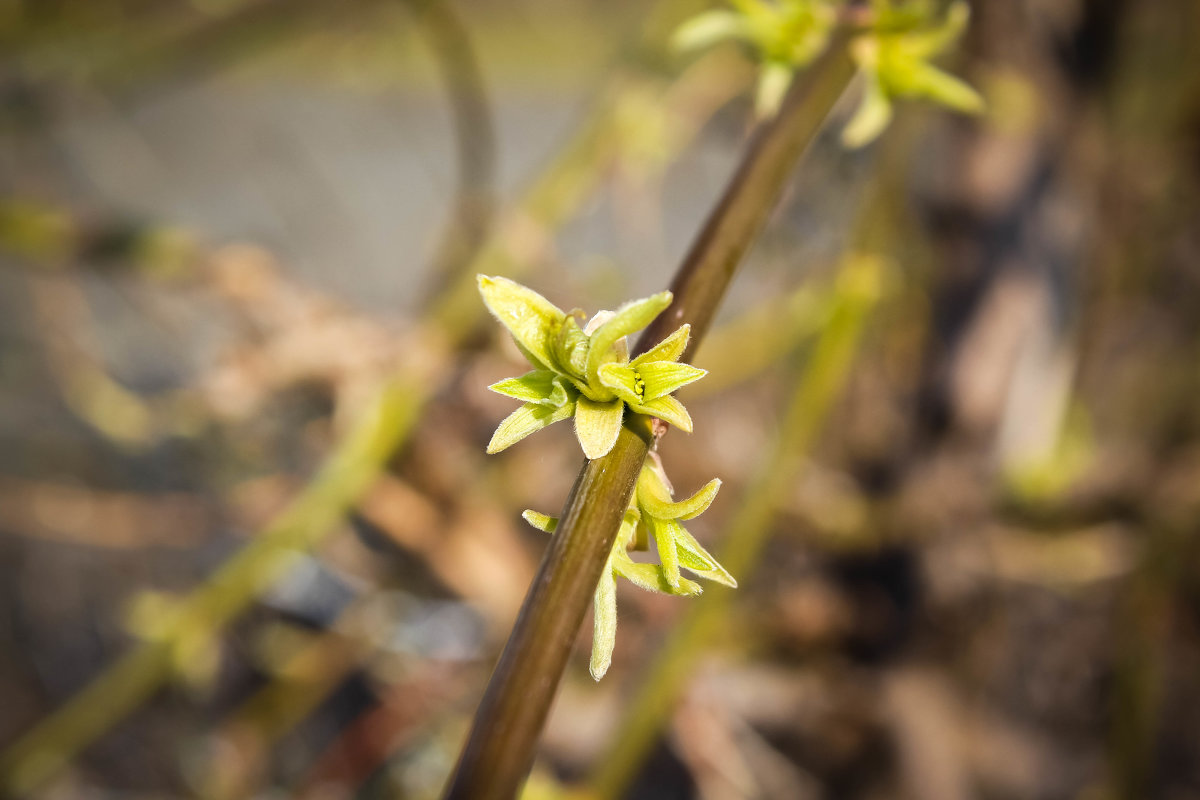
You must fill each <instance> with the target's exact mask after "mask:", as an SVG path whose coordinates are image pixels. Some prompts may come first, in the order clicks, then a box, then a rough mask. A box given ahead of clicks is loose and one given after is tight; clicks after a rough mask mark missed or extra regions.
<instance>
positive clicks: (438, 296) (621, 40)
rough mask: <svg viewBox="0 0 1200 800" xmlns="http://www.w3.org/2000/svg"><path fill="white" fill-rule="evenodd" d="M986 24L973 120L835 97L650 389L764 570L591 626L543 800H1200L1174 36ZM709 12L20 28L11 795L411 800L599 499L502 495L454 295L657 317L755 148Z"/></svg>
mask: <svg viewBox="0 0 1200 800" xmlns="http://www.w3.org/2000/svg"><path fill="white" fill-rule="evenodd" d="M973 6H974V8H973V12H974V13H973V17H972V20H971V24H970V28H969V30H968V32H967V35H966V36H965V38H964V40H963V42H962V43H961V46H960V47H959V48H958V50H957V51H956V52H955V54H954V55H952V56H951V57H950V58H949V59H948V60H947V62H946V63H947V64H948V66H949V68H950V69H952V70H953V71H954V72H955V73H956V74H959V75H961V76H963V77H964V78H965V79H967V80H968V81H970V82H971V83H972V84H973V85H974V86H976V87H978V89H979V90H980V91H981V93H982V94H983V95H984V96H985V97H986V98H987V100H988V104H989V108H988V112H987V113H986V114H985V115H983V116H982V117H979V118H976V119H964V118H958V117H954V116H953V115H951V114H949V113H946V112H943V111H939V110H937V109H935V108H933V107H931V106H928V105H926V104H921V103H912V104H906V105H904V106H903V107H902V110H901V111H900V113H899V115H898V118H897V120H896V123H895V124H894V125H893V127H892V128H891V129H889V130H888V131H887V133H886V134H885V135H884V137H883V138H882V139H881V140H880V141H879V142H878V143H876V144H875V145H873V146H871V147H869V148H866V149H864V150H861V151H856V152H847V151H846V150H844V149H843V148H842V147H841V146H840V145H839V143H838V139H837V133H838V129H839V128H840V125H841V122H842V121H843V120H844V119H845V118H846V116H847V114H848V113H849V112H850V111H851V110H852V109H853V105H854V100H855V97H854V91H855V90H853V89H852V90H851V93H850V94H849V95H848V96H847V97H846V98H844V102H843V103H842V104H840V105H839V107H838V109H836V110H835V113H834V115H833V118H832V119H831V120H830V124H829V127H828V131H827V133H826V134H825V135H824V136H822V138H821V140H820V141H818V142H817V144H816V145H815V146H814V147H813V149H812V150H811V152H810V153H809V154H808V156H807V157H806V159H805V161H804V162H803V163H802V165H801V167H800V168H799V169H798V170H797V172H796V174H795V176H794V178H793V180H792V183H791V185H790V188H789V190H788V193H787V195H786V197H785V201H784V203H783V204H782V206H781V207H780V208H779V209H777V211H776V213H775V214H774V215H773V217H772V220H771V222H770V224H769V225H768V227H767V230H766V231H765V232H764V234H763V236H762V237H761V239H760V241H759V242H758V244H757V246H756V247H755V248H754V250H753V252H752V254H751V256H750V257H749V259H748V261H747V263H746V265H745V266H744V268H743V270H742V272H741V273H740V274H739V276H738V277H737V279H736V281H735V284H734V287H733V290H732V292H731V294H730V296H729V297H728V298H727V299H726V302H725V305H724V307H723V309H722V314H721V317H720V318H719V324H718V325H717V326H716V328H715V329H714V331H713V333H712V335H711V336H710V338H709V340H708V341H707V342H706V343H705V345H704V346H703V347H702V348H701V350H700V352H699V353H698V355H697V363H698V364H699V365H700V366H704V367H706V368H708V369H709V370H711V374H710V376H709V377H708V378H706V379H705V380H704V381H702V382H700V383H698V384H695V385H694V386H692V387H689V388H687V389H685V390H683V392H681V396H682V398H683V399H684V400H685V402H686V403H687V405H688V407H689V409H690V410H691V412H692V416H693V418H694V419H695V421H696V433H695V434H694V435H692V436H686V435H683V434H679V433H675V434H672V435H670V436H668V437H667V438H666V439H665V440H664V442H663V447H662V456H663V458H664V461H665V462H666V464H667V467H668V470H669V472H670V474H671V475H672V478H673V480H674V481H675V485H676V489H677V491H679V492H680V493H689V494H690V493H691V492H692V491H694V490H695V489H696V488H698V487H699V486H700V485H701V484H702V483H704V482H705V481H707V480H708V479H710V478H711V477H714V476H719V477H720V478H722V480H723V481H724V482H725V485H724V488H723V489H722V492H721V494H720V496H719V498H718V500H717V502H716V503H715V505H714V506H713V508H712V509H711V510H710V511H709V512H708V513H706V514H705V515H704V516H703V517H701V518H699V519H697V520H696V521H695V522H694V523H692V524H691V529H692V531H693V532H694V533H695V534H696V535H697V536H698V537H699V538H700V539H701V540H702V541H704V542H705V543H706V544H708V545H710V547H711V549H713V550H714V552H716V553H717V554H718V556H720V554H721V553H722V552H723V550H722V548H724V547H736V546H737V545H736V542H737V541H746V539H745V537H747V536H750V537H751V538H753V537H755V536H758V534H757V533H755V532H754V531H751V532H750V533H749V534H747V532H746V531H747V530H748V529H751V528H756V526H757V529H760V530H759V531H758V532H759V533H761V537H759V538H760V539H761V544H762V550H761V552H758V553H756V554H755V556H754V557H753V558H752V559H751V560H752V562H753V563H754V566H753V567H752V568H751V569H750V570H749V571H747V572H745V573H744V574H738V575H737V577H738V579H739V581H740V583H741V585H740V588H738V589H737V590H736V591H735V592H729V591H728V590H725V589H724V588H722V587H711V588H709V591H708V593H707V594H706V596H705V598H706V600H700V601H693V600H685V599H680V598H672V597H662V596H651V595H647V594H644V593H641V592H639V591H637V590H635V589H632V588H631V587H628V586H622V587H621V589H620V594H619V604H620V609H621V625H620V629H619V633H618V641H617V647H616V653H615V658H614V664H613V667H612V669H611V671H610V672H609V674H608V676H607V677H606V678H605V679H604V680H603V681H602V682H600V683H598V684H597V683H594V682H593V681H592V680H591V679H590V677H589V676H588V674H587V668H586V665H587V651H588V646H589V644H590V624H588V625H585V628H584V630H582V631H581V634H580V641H579V647H578V649H577V653H576V657H575V659H574V660H573V662H572V664H571V665H570V666H569V668H568V673H567V675H566V677H565V679H564V683H563V686H562V689H561V692H560V695H559V699H558V702H557V705H556V707H555V709H554V712H553V715H552V718H551V721H550V723H549V726H548V729H547V732H546V735H545V738H544V743H543V747H542V752H541V755H540V757H539V760H538V765H537V767H536V769H535V775H534V779H533V781H532V783H531V786H530V789H529V795H530V796H539V797H560V796H566V795H565V794H564V793H565V792H567V791H580V790H581V787H585V786H587V785H591V786H593V788H595V787H604V786H612V785H617V784H621V785H622V788H620V789H619V790H613V791H616V792H617V796H622V797H636V798H692V797H698V798H710V799H717V798H893V797H895V798H921V800H959V799H960V798H961V799H963V800H965V799H966V798H1046V799H1047V800H1049V799H1050V798H1081V799H1084V798H1086V799H1089V800H1090V799H1092V798H1169V799H1170V800H1183V799H1184V798H1197V797H1200V548H1198V547H1197V533H1198V526H1200V403H1198V402H1197V397H1200V49H1198V48H1197V47H1196V41H1197V38H1198V37H1200V6H1198V5H1197V4H1195V3H1189V2H1179V0H1094V1H1093V2H1085V0H1017V1H1015V2H1004V3H985V2H976V3H974V4H973ZM703 7H704V5H703V4H702V3H698V2H691V1H688V2H684V1H683V0H658V2H633V1H632V0H628V1H625V0H622V1H621V2H583V1H582V0H578V1H575V0H573V1H572V2H550V1H549V0H504V1H503V2H479V1H478V0H350V1H348V2H339V3H327V2H313V1H312V0H191V2H182V1H181V0H175V1H173V2H161V0H154V1H153V2H151V1H150V0H108V1H106V2H94V1H91V0H3V2H0V42H2V45H0V779H2V785H0V795H3V796H12V797H22V796H31V797H39V798H118V797H119V798H163V797H172V798H173V797H189V798H190V797H197V798H220V799H224V798H273V797H304V798H322V799H324V798H350V797H362V798H376V797H404V798H427V797H435V796H437V793H438V791H439V790H440V788H441V786H442V784H443V781H444V780H445V777H446V775H447V774H448V772H449V770H450V769H451V767H452V765H453V763H454V760H455V758H456V756H457V752H458V747H459V745H460V742H461V740H462V737H463V735H464V732H465V730H466V725H467V723H468V721H469V719H470V715H471V712H472V710H473V708H474V706H475V704H476V703H477V701H478V699H479V697H480V695H481V693H482V690H483V686H484V684H485V682H486V679H487V676H488V673H489V671H490V669H491V666H492V664H493V662H494V659H495V657H496V655H497V653H498V651H499V648H500V647H501V646H502V644H503V642H504V639H505V637H506V635H507V632H508V630H509V628H510V627H511V624H512V621H513V618H514V616H515V612H516V609H517V607H518V606H519V604H520V601H521V598H522V596H523V594H524V591H525V589H526V587H527V585H528V581H529V579H530V578H531V576H532V574H533V571H534V570H535V568H536V565H537V562H538V559H539V557H540V553H541V551H542V548H543V547H544V544H545V542H544V538H543V534H540V533H538V532H536V531H533V530H532V529H529V528H527V527H525V526H524V525H523V523H522V521H521V519H520V511H521V510H522V509H524V508H535V509H538V510H541V511H545V512H548V513H556V511H557V509H558V508H559V507H560V506H561V504H562V501H563V499H564V498H565V497H566V494H567V492H568V490H569V488H570V485H571V482H572V480H573V478H574V475H575V473H576V470H577V468H578V466H579V464H580V461H581V456H580V454H579V452H578V448H577V446H576V445H575V443H574V440H573V438H572V436H571V431H570V430H569V429H568V428H567V426H565V425H560V426H556V427H554V428H551V429H548V430H547V431H545V432H543V433H541V434H539V435H537V436H534V437H532V438H530V439H527V440H526V441H524V442H522V443H521V444H519V445H517V446H516V447H514V448H512V449H511V450H509V451H506V452H505V453H503V454H501V455H498V456H485V455H484V446H485V444H486V442H487V440H488V438H489V436H490V434H491V431H492V429H493V428H494V426H495V424H496V423H497V422H498V421H499V420H500V419H501V418H502V417H503V416H504V415H505V414H507V413H508V412H509V410H510V409H511V403H510V401H508V400H506V399H504V398H501V397H499V396H497V395H493V394H490V393H489V392H488V391H487V390H486V388H485V387H486V386H487V385H488V384H489V383H491V382H493V381H495V380H498V379H499V378H501V377H505V376H508V375H512V374H518V372H517V371H518V370H520V369H521V366H520V365H521V362H520V358H519V355H518V354H517V352H516V350H515V348H513V347H512V346H511V343H510V342H508V341H507V340H506V339H505V337H504V336H502V335H501V332H500V331H499V330H498V329H497V326H495V325H493V324H490V323H489V322H488V320H487V319H486V318H485V315H484V312H483V308H482V304H481V303H479V302H478V298H477V297H476V296H475V295H474V294H473V288H472V286H471V282H470V276H473V275H474V274H475V273H476V272H487V273H489V274H495V273H499V274H505V275H511V276H514V277H518V278H519V279H521V280H522V281H524V282H526V283H528V284H530V285H532V286H534V287H535V288H537V289H538V290H539V291H541V292H542V293H543V294H545V295H547V296H548V297H550V298H551V299H552V300H554V301H555V302H556V303H558V304H559V305H560V306H562V307H564V308H571V307H574V306H581V307H584V308H586V309H587V310H588V311H589V312H591V311H594V310H596V309H598V308H603V307H613V305H614V304H616V303H619V302H621V301H622V300H624V299H627V298H629V297H633V296H640V295H644V294H648V293H650V292H653V291H657V290H659V289H661V288H662V287H664V286H665V285H666V284H667V283H668V282H669V279H670V276H671V274H672V272H673V271H674V269H675V266H676V265H677V263H678V262H679V260H680V258H681V256H682V254H683V252H684V251H685V249H686V247H687V245H688V243H689V242H690V241H691V239H692V237H693V236H694V235H695V233H696V231H697V230H698V229H699V227H700V225H701V224H702V222H703V220H704V218H705V215H706V214H707V213H708V211H709V209H710V208H711V207H712V205H713V203H714V202H715V199H716V197H717V196H718V194H719V192H720V191H721V188H722V186H723V185H724V184H725V183H726V181H727V180H728V178H729V176H730V174H731V172H732V170H733V169H734V167H735V165H736V164H737V162H738V160H739V158H740V157H741V155H742V153H743V152H744V148H745V145H746V142H747V139H748V136H749V134H750V132H751V130H752V127H753V124H752V110H751V101H750V89H751V86H752V82H753V65H752V63H751V62H750V61H749V60H748V58H747V53H745V52H743V51H741V50H739V49H738V48H737V47H733V46H729V47H723V48H718V49H717V50H714V51H712V52H710V53H707V54H704V55H702V56H689V57H682V56H679V55H677V54H673V53H671V52H670V50H669V48H668V47H667V46H666V44H665V43H666V40H667V38H668V37H669V34H670V32H671V31H672V30H673V29H674V28H675V27H676V26H677V25H678V24H679V23H680V22H681V21H682V20H684V19H686V18H687V17H688V16H689V15H690V14H693V13H695V12H696V11H697V10H699V9H701V8H703ZM864 264H865V265H869V266H864ZM863 270H868V272H869V273H870V275H871V276H872V277H871V279H870V280H869V281H868V283H869V284H870V291H867V292H864V291H863V289H862V283H863V281H862V280H860V279H861V277H862V275H863ZM848 274H849V275H852V276H858V278H854V279H847V277H846V276H847V275H848ZM464 275H465V276H467V281H466V283H463V281H462V280H461V279H460V278H461V276H464ZM846 303H850V304H851V305H852V306H854V308H855V312H854V314H852V315H851V317H852V318H853V319H852V323H850V324H847V323H846V322H845V317H844V316H843V317H838V316H836V315H831V309H834V308H844V307H845V305H846ZM855 303H857V305H854V304H855ZM835 318H836V319H839V320H841V322H840V323H838V324H834V323H832V322H831V319H835ZM838 347H840V348H841V350H840V351H838V352H842V353H844V354H845V358H844V359H842V362H839V361H838V359H836V358H834V359H832V360H830V359H829V357H828V353H829V352H831V348H832V349H833V350H836V349H837V348H838ZM823 348H824V349H823ZM822 353H825V354H826V357H825V360H824V361H822V360H821V359H822V356H821V354H822ZM843 362H844V364H843ZM814 364H817V365H818V367H816V368H814ZM821 364H823V365H824V366H819V365H821ZM839 364H842V366H844V368H842V366H839ZM831 365H832V366H831ZM797 386H799V387H800V388H799V389H797ZM814 387H816V388H814ZM789 420H791V421H790V422H789ZM748 504H749V505H748ZM747 508H750V509H751V510H752V511H753V510H755V509H757V510H758V511H759V512H761V513H758V514H757V516H755V514H752V513H751V514H748V512H747V511H746V509H747ZM750 517H753V518H754V519H757V520H759V521H758V522H757V523H755V524H750V523H748V522H747V519H748V518H750ZM739 537H743V538H742V539H740V540H739ZM756 541H757V540H756ZM751 549H754V548H751ZM710 597H719V598H720V599H719V600H718V601H717V602H720V603H723V605H721V606H719V607H718V611H717V612H716V613H713V614H711V615H710V617H709V620H710V621H709V623H706V624H707V625H708V627H707V629H706V635H705V636H704V637H702V638H701V640H700V641H699V642H698V643H697V644H695V645H694V646H690V648H691V649H690V650H688V649H687V647H689V646H688V645H679V644H678V643H677V642H675V643H673V640H672V639H671V632H672V631H673V630H675V629H676V627H677V626H678V625H679V622H680V620H681V618H682V617H683V616H684V615H685V614H687V613H690V611H689V606H690V604H695V603H700V602H707V598H710ZM673 647H674V648H679V647H684V653H683V656H684V657H683V662H684V663H686V664H687V669H686V670H684V671H681V672H678V673H670V674H667V675H666V677H665V678H664V677H663V674H661V672H656V670H659V669H660V668H659V667H656V663H657V662H656V658H657V657H659V656H660V654H661V653H662V652H663V651H664V649H669V648H673ZM655 675H657V677H654V678H652V676H655ZM648 681H649V683H648ZM654 681H659V683H654ZM663 681H665V683H663ZM646 686H651V687H654V686H670V687H671V688H672V695H673V696H674V695H677V696H678V703H677V704H675V705H674V706H673V707H672V708H669V709H665V710H664V711H663V712H662V713H660V714H658V715H657V716H655V715H654V714H651V715H650V716H649V719H651V720H652V721H654V720H657V722H656V723H655V724H657V725H660V726H661V729H662V734H661V736H650V737H649V738H647V739H646V741H647V742H648V743H647V744H645V745H639V746H638V747H637V748H634V752H631V751H630V749H629V748H625V749H624V750H622V749H621V746H620V745H621V743H622V742H629V741H641V740H640V739H638V737H636V736H634V735H632V734H631V732H630V729H629V726H630V725H635V724H644V722H645V719H646V717H630V716H629V713H630V710H631V708H634V707H640V706H639V704H641V706H645V702H644V701H645V700H646V697H645V696H644V695H642V694H639V692H644V691H646V690H645V687H646ZM630 719H633V720H638V719H641V720H642V722H640V723H639V722H631V721H630ZM621 771H623V772H624V773H625V774H627V776H628V777H629V780H627V781H617V783H616V784H613V783H612V780H613V778H612V774H613V773H614V772H621ZM606 781H608V783H606ZM605 791H609V790H605ZM604 794H605V792H604V791H602V792H600V794H598V795H593V796H604Z"/></svg>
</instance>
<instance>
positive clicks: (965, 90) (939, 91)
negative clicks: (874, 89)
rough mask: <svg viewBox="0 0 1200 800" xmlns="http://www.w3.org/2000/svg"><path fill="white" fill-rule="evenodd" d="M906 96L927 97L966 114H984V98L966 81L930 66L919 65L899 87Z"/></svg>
mask: <svg viewBox="0 0 1200 800" xmlns="http://www.w3.org/2000/svg"><path fill="white" fill-rule="evenodd" d="M898 88H899V90H900V91H901V92H903V93H905V94H910V95H917V96H919V97H927V98H929V99H930V100H933V101H934V102H935V103H940V104H941V105H944V106H946V107H947V108H952V109H954V110H955V111H961V112H962V113H964V114H979V113H982V112H983V109H984V102H983V97H981V96H980V94H979V92H977V91H975V90H974V89H973V88H971V86H970V85H968V84H967V83H966V82H965V81H961V80H959V79H958V78H956V77H954V76H953V75H951V74H950V73H948V72H942V71H941V70H940V69H938V68H937V67H934V66H932V65H930V64H917V65H915V66H914V67H913V68H912V70H911V71H910V73H909V74H908V75H907V80H905V82H904V83H903V85H901V86H900V87H898Z"/></svg>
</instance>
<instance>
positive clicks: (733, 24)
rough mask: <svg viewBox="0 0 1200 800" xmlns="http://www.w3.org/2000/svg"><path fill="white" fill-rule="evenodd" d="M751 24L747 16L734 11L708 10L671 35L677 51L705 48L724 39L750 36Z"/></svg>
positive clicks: (685, 23) (673, 46)
mask: <svg viewBox="0 0 1200 800" xmlns="http://www.w3.org/2000/svg"><path fill="white" fill-rule="evenodd" d="M750 32H751V26H750V25H748V24H747V20H746V18H745V17H742V16H741V15H739V14H735V13H733V12H732V11H720V10H718V11H706V12H704V13H702V14H697V15H696V16H694V17H692V18H691V19H689V20H687V21H686V22H684V23H683V24H682V25H680V26H679V27H678V28H677V29H676V30H675V33H674V34H673V35H672V36H671V47H672V48H673V49H674V50H676V51H677V52H681V53H686V52H688V51H690V50H703V49H705V48H708V47H711V46H712V45H714V44H716V43H717V42H719V41H721V40H723V39H745V38H749V36H750Z"/></svg>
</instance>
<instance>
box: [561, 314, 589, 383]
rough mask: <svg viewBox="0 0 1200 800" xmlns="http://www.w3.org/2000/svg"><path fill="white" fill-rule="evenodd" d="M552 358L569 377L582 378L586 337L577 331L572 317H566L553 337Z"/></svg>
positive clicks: (586, 347) (576, 325)
mask: <svg viewBox="0 0 1200 800" xmlns="http://www.w3.org/2000/svg"><path fill="white" fill-rule="evenodd" d="M553 347H554V357H555V358H556V359H557V361H558V366H560V367H562V368H563V369H564V370H566V371H567V372H568V373H570V374H571V375H574V376H575V377H577V378H582V377H583V374H584V372H585V370H587V351H588V337H587V335H586V334H585V333H584V332H583V331H581V330H580V329H579V322H578V321H577V320H576V319H575V317H574V315H573V314H571V315H568V316H567V318H566V319H565V320H563V324H562V325H561V326H559V329H558V333H557V334H555V336H554V343H553Z"/></svg>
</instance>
